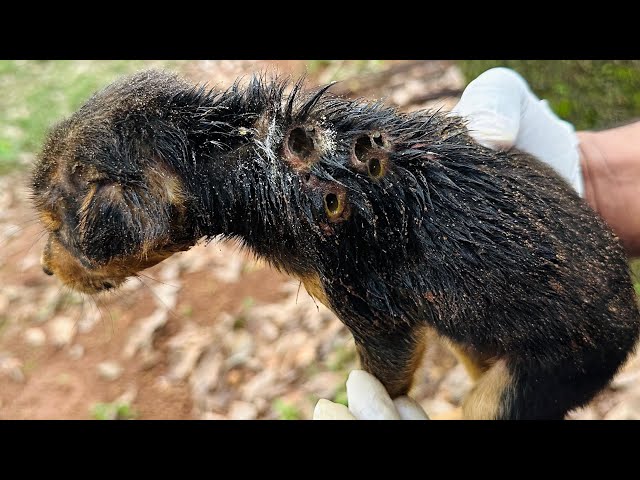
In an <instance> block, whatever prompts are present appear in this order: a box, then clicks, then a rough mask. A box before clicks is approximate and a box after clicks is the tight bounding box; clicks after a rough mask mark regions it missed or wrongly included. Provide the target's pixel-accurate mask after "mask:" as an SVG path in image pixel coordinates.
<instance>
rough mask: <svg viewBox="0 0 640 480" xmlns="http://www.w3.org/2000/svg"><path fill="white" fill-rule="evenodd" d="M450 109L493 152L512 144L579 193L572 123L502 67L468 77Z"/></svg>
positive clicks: (580, 183)
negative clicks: (557, 113) (560, 176)
mask: <svg viewBox="0 0 640 480" xmlns="http://www.w3.org/2000/svg"><path fill="white" fill-rule="evenodd" d="M452 113H455V114H456V115H460V116H462V117H464V118H466V119H467V121H468V127H469V133H470V134H471V136H472V137H473V138H474V139H475V140H476V141H478V142H479V143H481V144H482V145H484V146H486V147H489V148H492V149H494V150H508V149H509V148H511V147H516V148H518V149H520V150H523V151H525V152H528V153H530V154H532V155H534V156H535V157H537V158H539V159H540V160H542V161H544V162H546V163H547V164H548V165H550V166H551V167H552V168H553V169H554V170H555V171H557V172H558V173H559V174H560V175H562V176H563V177H564V178H565V179H566V180H567V181H568V182H569V183H570V184H571V185H573V188H575V189H576V191H577V192H578V194H579V195H580V196H584V186H583V180H582V171H581V168H580V153H579V151H578V138H577V136H576V133H575V129H574V127H573V125H571V124H570V123H568V122H565V121H564V120H561V119H560V118H558V117H557V116H556V114H555V113H553V112H552V111H551V108H550V107H549V104H548V103H547V101H546V100H540V99H539V98H538V97H536V96H535V95H534V94H533V92H532V91H531V89H530V88H529V85H528V84H527V82H526V81H525V80H524V78H522V77H521V76H520V75H519V74H518V73H516V72H515V71H513V70H511V69H508V68H492V69H491V70H487V71H486V72H484V73H483V74H482V75H480V76H479V77H478V78H476V79H475V80H473V81H472V82H471V83H470V84H469V85H468V86H467V88H466V89H465V91H464V92H463V93H462V97H461V98H460V102H459V103H458V104H457V105H456V106H455V107H454V109H453V110H452Z"/></svg>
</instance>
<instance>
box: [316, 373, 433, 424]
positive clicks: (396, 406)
mask: <svg viewBox="0 0 640 480" xmlns="http://www.w3.org/2000/svg"><path fill="white" fill-rule="evenodd" d="M347 400H348V403H349V408H347V407H345V406H344V405H342V404H340V403H333V402H330V401H329V400H324V399H321V400H318V403H317V404H316V408H315V410H314V411H313V419H314V420H429V417H428V416H427V414H426V413H425V412H424V410H423V409H422V407H421V406H420V405H419V404H418V403H417V402H416V401H415V400H413V399H411V398H409V397H407V396H404V397H398V398H396V399H395V400H391V397H390V396H389V394H388V393H387V391H386V390H385V388H384V386H383V385H382V383H380V381H379V380H378V379H377V378H375V377H374V376H373V375H371V374H369V373H367V372H365V371H363V370H352V371H351V373H350V374H349V378H348V379H347Z"/></svg>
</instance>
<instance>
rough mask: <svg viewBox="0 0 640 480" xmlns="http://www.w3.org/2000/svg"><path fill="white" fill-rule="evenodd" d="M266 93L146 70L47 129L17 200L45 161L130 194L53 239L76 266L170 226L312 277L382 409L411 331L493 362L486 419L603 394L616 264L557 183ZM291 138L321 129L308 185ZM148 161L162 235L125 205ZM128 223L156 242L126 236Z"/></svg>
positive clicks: (43, 170)
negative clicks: (384, 390)
mask: <svg viewBox="0 0 640 480" xmlns="http://www.w3.org/2000/svg"><path fill="white" fill-rule="evenodd" d="M285 87H286V84H284V83H279V82H267V81H264V80H260V79H256V80H254V81H252V82H251V83H250V84H249V85H248V86H247V87H246V88H241V87H239V86H238V85H236V86H234V87H233V88H231V89H230V90H228V91H225V92H216V91H210V90H208V89H205V88H200V87H193V86H191V85H189V84H187V83H184V82H183V81H182V80H179V79H178V78H176V77H174V76H172V75H169V74H166V73H161V72H144V73H141V74H138V75H137V76H135V77H132V78H127V79H124V80H121V81H119V82H117V83H116V84H114V85H112V86H110V87H108V88H107V89H106V90H104V91H102V92H100V93H98V94H97V95H96V96H94V97H93V98H92V99H90V100H89V101H88V102H87V103H86V104H85V105H84V106H83V107H82V108H81V109H80V110H79V111H78V112H76V113H75V114H74V115H73V116H72V117H71V118H70V119H68V120H66V121H65V122H63V123H62V124H61V125H60V126H58V127H57V128H56V129H54V131H53V133H52V135H51V137H50V139H49V141H48V143H47V145H46V147H45V150H44V153H43V156H42V158H41V160H40V163H39V165H38V166H37V167H36V169H35V171H34V181H33V184H34V193H35V197H36V199H40V202H41V203H42V202H45V201H46V200H43V199H45V198H48V199H49V200H50V196H49V197H48V196H47V195H51V185H49V175H50V172H51V168H52V163H55V157H56V154H57V153H56V152H60V151H61V150H64V151H65V152H66V154H67V155H71V156H73V157H74V158H76V159H77V163H78V164H90V165H93V166H94V167H95V168H96V169H97V170H98V171H99V172H101V173H102V174H103V180H101V181H102V182H106V183H107V184H109V183H110V182H116V183H118V184H121V185H126V186H127V187H128V188H130V189H131V190H130V192H131V193H130V196H131V198H130V199H129V202H128V203H127V207H126V208H125V207H122V208H120V209H116V210H113V209H112V211H100V210H96V211H95V212H94V215H95V216H96V221H95V222H94V226H93V229H94V231H93V232H92V235H90V238H86V239H85V240H84V241H78V240H77V239H73V238H72V235H70V234H68V235H67V243H71V244H72V246H73V249H74V252H75V253H76V254H77V255H79V256H81V257H83V258H84V261H85V263H86V264H91V263H92V262H96V263H100V262H104V261H106V260H108V259H110V258H112V257H114V256H117V255H123V254H127V253H131V252H134V251H135V250H136V247H137V244H138V243H139V242H140V241H141V239H143V238H146V236H153V235H156V234H158V232H165V233H166V232H167V231H170V232H172V233H171V235H175V236H176V237H175V238H174V239H173V240H174V241H175V242H181V241H182V242H183V241H185V239H189V240H192V241H195V240H197V239H199V238H201V237H206V238H214V237H218V236H223V237H233V238H237V239H240V240H241V241H242V242H243V243H244V244H245V245H246V246H247V247H249V248H250V249H251V250H253V251H254V252H256V253H257V254H258V255H260V256H262V257H264V258H266V259H268V260H269V261H270V262H271V263H272V264H273V265H275V266H276V267H278V268H280V269H282V270H284V271H286V272H289V273H291V274H293V275H296V276H298V277H306V276H309V275H312V274H317V275H318V276H319V278H320V279H321V281H322V285H323V288H324V290H325V292H326V294H327V297H328V299H329V302H330V306H331V307H332V309H333V310H334V311H335V312H336V314H337V315H338V316H339V318H340V319H341V320H342V321H343V322H344V323H345V324H346V325H347V326H348V327H349V329H350V330H351V332H352V333H353V335H354V338H355V340H356V344H357V345H358V350H359V352H360V354H361V357H362V359H363V364H364V365H365V367H366V368H367V369H368V370H370V371H372V373H374V374H375V375H377V376H378V377H379V378H380V379H381V380H382V381H383V383H385V385H386V386H387V387H388V388H389V390H390V391H391V392H392V394H393V395H399V394H403V393H406V390H407V389H408V388H409V386H410V380H411V379H410V377H411V375H412V373H413V372H412V371H411V368H410V367H409V366H408V365H410V364H411V362H412V361H413V357H412V356H413V354H414V352H415V350H416V348H417V345H418V344H419V341H420V339H419V335H420V330H419V329H417V327H419V326H421V325H429V326H432V327H434V328H435V329H436V330H437V331H438V332H439V333H440V334H442V335H443V336H446V337H448V338H450V339H452V340H453V341H455V342H456V343H458V344H461V345H464V346H467V347H469V348H471V349H472V350H473V351H477V352H480V353H481V354H482V355H483V356H490V357H494V358H502V359H506V361H507V364H508V367H509V371H510V372H511V374H512V376H513V385H512V388H510V389H508V391H507V392H506V393H505V394H504V395H503V398H502V401H501V407H500V414H499V416H500V417H502V418H561V417H562V416H564V414H565V413H566V412H567V411H568V410H570V409H572V408H575V407H577V406H579V405H582V404H584V403H586V402H587V401H588V400H589V399H591V398H592V397H593V396H594V395H595V394H596V393H597V392H598V391H599V390H601V389H602V388H603V387H604V386H605V385H606V384H607V383H608V382H609V380H610V379H611V378H612V376H613V375H614V373H615V372H616V371H617V369H618V368H619V367H620V366H621V364H622V363H623V362H624V361H625V359H626V358H627V356H628V355H629V353H630V352H631V351H632V349H633V347H634V344H635V342H636V339H637V337H638V329H639V325H640V323H639V317H638V310H637V307H636V303H635V295H634V290H633V288H632V284H631V281H630V277H629V271H628V267H627V259H626V257H625V253H624V251H623V249H622V247H621V246H620V243H619V241H618V240H617V238H616V237H615V236H614V234H612V233H611V231H610V229H609V228H608V227H607V225H606V224H605V223H604V222H603V221H602V220H601V219H600V218H599V217H598V216H597V215H596V214H595V213H594V212H593V211H592V210H591V209H590V208H589V207H588V206H587V204H586V203H585V202H584V201H582V200H581V199H580V198H579V197H578V196H577V195H576V193H575V192H574V191H573V189H572V188H571V187H570V186H568V185H567V184H566V183H565V182H564V181H563V180H562V179H560V178H559V177H558V175H557V174H555V173H554V172H553V171H552V170H551V169H549V168H548V167H546V166H545V165H543V164H542V163H540V162H539V161H537V160H536V159H534V158H532V157H531V156H528V155H526V154H522V153H519V152H515V151H514V152H510V153H499V152H495V151H492V150H489V149H486V148H484V147H482V146H480V145H478V144H477V143H475V142H474V141H473V140H472V139H471V137H470V136H469V135H468V132H467V130H466V128H465V126H464V125H463V123H462V122H461V121H460V119H458V118H456V117H454V116H449V115H446V114H443V113H438V112H418V113H411V114H406V113H399V112H397V111H395V110H394V109H392V108H389V107H387V106H384V105H382V104H379V103H366V102H359V101H349V100H344V99H340V98H335V97H332V96H331V95H329V94H327V93H324V90H321V91H319V92H317V93H315V94H310V95H307V94H302V93H301V91H300V88H299V86H297V87H296V88H295V89H294V91H293V93H292V94H291V95H289V96H287V95H285V94H284V90H285ZM295 126H303V127H305V126H314V128H315V129H316V131H331V132H333V133H332V134H331V135H333V137H332V138H333V148H330V149H328V150H327V152H326V153H325V154H323V155H321V158H320V160H319V161H317V162H316V163H314V164H313V165H312V166H311V168H310V170H309V171H306V170H302V171H296V170H295V169H294V168H292V167H291V165H290V163H288V162H287V161H285V160H284V159H283V148H284V146H283V142H284V141H285V137H286V134H287V132H288V131H290V130H291V128H293V127H295ZM72 131H73V132H76V133H75V137H74V139H69V132H72ZM372 132H381V134H382V137H383V138H384V139H385V142H386V146H385V152H386V154H387V155H388V158H389V162H388V167H387V171H386V173H385V174H384V175H383V176H382V178H380V179H372V178H370V176H369V175H368V174H367V173H366V172H357V171H355V170H354V168H352V167H351V164H350V158H351V152H352V147H353V144H354V142H355V141H356V140H357V139H358V138H363V137H366V136H368V135H369V134H371V133H372ZM158 161H161V162H165V164H166V165H168V166H169V167H170V168H171V170H173V171H174V172H175V173H176V174H177V175H178V176H179V178H180V179H181V180H182V182H183V183H184V185H185V190H186V192H187V193H188V201H187V212H188V213H187V215H186V216H185V223H184V224H183V225H182V226H180V228H179V229H177V230H176V228H175V226H174V227H171V223H172V218H171V215H172V212H170V211H168V210H167V209H164V210H163V208H161V207H159V206H158V205H154V203H153V199H152V198H149V197H145V193H144V192H145V181H144V175H143V172H144V171H145V169H147V168H154V163H155V162H158ZM324 182H326V183H324ZM331 185H340V186H342V187H341V188H344V190H345V191H346V199H347V203H348V205H349V206H350V216H349V218H347V219H346V220H343V221H339V222H331V221H329V219H328V217H327V214H326V213H325V209H324V206H323V196H324V195H326V193H327V192H328V191H329V190H328V189H329V188H330V187H329V186H331ZM79 188H80V191H77V190H69V189H67V190H64V189H62V190H60V191H59V192H58V195H57V197H56V201H58V202H62V203H64V202H67V204H68V205H69V206H68V208H67V212H68V216H69V218H68V219H67V221H66V223H68V225H69V228H72V227H73V226H74V225H75V224H77V222H78V219H77V207H78V202H80V201H81V197H82V195H83V193H82V192H83V191H86V188H87V187H86V185H85V186H80V187H79ZM83 189H84V190H83ZM63 190H64V191H63ZM65 192H66V193H65ZM71 192H75V193H74V194H77V195H76V198H75V199H74V198H71V197H72V194H71ZM78 198H80V199H78ZM96 208H98V207H96ZM130 209H133V210H135V212H134V213H131V210H130ZM145 215H151V216H152V217H153V218H154V220H155V221H156V222H157V225H158V227H157V228H158V231H157V232H151V233H149V232H144V231H142V230H143V228H142V227H141V226H140V225H141V223H140V222H138V223H136V221H135V219H136V218H139V217H141V216H142V217H144V216H145ZM74 216H75V217H76V218H74ZM177 231H179V232H180V233H175V232H177ZM114 239H118V240H117V241H114ZM83 242H84V243H83Z"/></svg>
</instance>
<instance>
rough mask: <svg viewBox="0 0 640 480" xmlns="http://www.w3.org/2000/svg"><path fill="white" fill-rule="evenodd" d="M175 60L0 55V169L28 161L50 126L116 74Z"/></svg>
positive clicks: (172, 64)
mask: <svg viewBox="0 0 640 480" xmlns="http://www.w3.org/2000/svg"><path fill="white" fill-rule="evenodd" d="M150 66H156V67H164V68H169V69H173V70H176V69H178V68H180V67H181V63H180V62H175V61H153V62H149V61H144V60H135V61H131V60H0V174H3V173H6V172H8V171H10V170H12V169H14V168H16V167H18V166H20V165H23V164H28V163H29V162H30V161H31V160H32V159H33V157H34V155H35V154H37V152H38V151H39V150H40V147H41V145H42V141H43V139H44V137H45V135H46V132H47V131H48V130H49V128H50V127H51V126H52V125H53V124H54V123H56V122H58V121H59V120H61V119H62V118H64V117H65V116H67V115H69V114H70V113H72V112H73V111H74V110H75V109H77V108H78V107H79V106H80V105H81V104H82V103H83V102H84V101H85V100H87V99H88V98H89V97H90V96H91V94H92V93H93V92H95V91H96V90H98V89H100V88H101V87H103V86H105V85H107V84H108V83H110V82H112V81H113V80H115V79H116V78H117V77H119V76H121V75H124V74H128V73H132V72H135V71H138V70H141V69H144V68H147V67H150Z"/></svg>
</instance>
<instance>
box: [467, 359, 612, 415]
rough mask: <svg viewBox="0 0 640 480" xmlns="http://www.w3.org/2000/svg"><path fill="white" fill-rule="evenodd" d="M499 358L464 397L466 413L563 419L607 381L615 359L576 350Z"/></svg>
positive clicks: (610, 375) (585, 401)
mask: <svg viewBox="0 0 640 480" xmlns="http://www.w3.org/2000/svg"><path fill="white" fill-rule="evenodd" d="M547 362H548V359H544V358H543V359H541V360H515V361H508V360H507V359H500V360H498V361H496V362H495V364H494V365H493V366H492V367H491V368H489V370H487V371H486V373H485V374H484V375H482V377H481V378H480V379H479V380H478V382H477V383H476V385H475V386H474V388H473V390H472V391H471V392H470V393H469V395H468V396H467V398H465V400H464V402H463V405H462V409H463V414H464V418H466V419H504V420H562V419H563V418H564V416H565V415H566V414H567V412H568V411H569V410H571V409H573V408H576V407H579V406H582V405H584V404H585V403H587V402H588V401H589V400H590V399H591V398H592V397H593V396H594V395H595V394H596V393H597V392H598V391H600V390H601V389H602V388H604V387H605V386H606V384H607V383H608V381H609V379H610V378H611V377H612V376H613V374H614V373H615V369H616V365H617V364H615V363H614V364H607V362H606V361H603V359H602V356H601V355H599V354H598V352H581V351H576V352H575V358H571V359H566V360H564V361H562V362H557V363H555V362H554V363H551V364H549V363H547Z"/></svg>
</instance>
